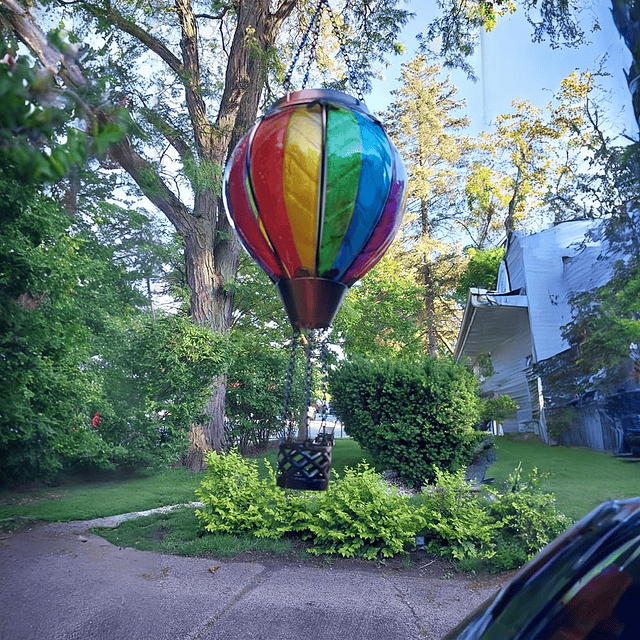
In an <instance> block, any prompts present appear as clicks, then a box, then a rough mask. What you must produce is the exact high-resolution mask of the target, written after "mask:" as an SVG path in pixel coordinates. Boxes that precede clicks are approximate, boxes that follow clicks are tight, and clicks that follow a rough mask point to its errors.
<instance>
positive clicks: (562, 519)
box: [486, 466, 571, 571]
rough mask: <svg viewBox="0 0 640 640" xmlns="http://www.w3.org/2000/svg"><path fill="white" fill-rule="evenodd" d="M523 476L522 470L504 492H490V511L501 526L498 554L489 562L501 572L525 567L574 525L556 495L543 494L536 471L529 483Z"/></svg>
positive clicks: (508, 483) (497, 536) (512, 477)
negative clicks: (556, 499)
mask: <svg viewBox="0 0 640 640" xmlns="http://www.w3.org/2000/svg"><path fill="white" fill-rule="evenodd" d="M521 475H522V470H521V467H520V466H518V468H517V469H516V470H515V471H514V473H513V474H511V475H510V476H509V478H508V480H507V483H506V487H505V488H504V489H503V491H501V492H498V491H491V490H490V491H489V495H490V499H489V500H488V501H487V503H486V511H487V514H488V516H489V517H490V518H491V519H492V520H493V521H495V522H497V523H499V524H500V528H499V529H498V530H497V531H496V536H495V539H494V544H495V554H494V555H493V556H492V557H491V558H490V559H489V564H490V566H491V567H492V568H493V569H495V570H497V571H502V570H507V569H513V568H515V567H519V566H521V565H522V564H524V562H526V561H527V560H530V559H531V558H532V557H533V556H534V555H536V553H538V551H540V549H542V548H543V547H545V546H546V545H548V544H549V543H550V542H551V541H552V540H553V539H554V538H556V537H557V536H558V535H560V534H561V533H562V532H563V531H564V530H565V529H567V527H569V525H570V524H571V520H570V519H569V518H567V516H565V515H564V514H562V513H560V512H559V511H558V508H557V507H556V504H555V499H554V496H553V494H551V493H544V492H543V491H542V490H541V488H540V481H541V480H542V479H543V478H544V477H545V476H544V475H540V474H538V470H537V469H533V471H532V472H531V474H530V476H529V478H528V481H527V482H523V481H522V477H521Z"/></svg>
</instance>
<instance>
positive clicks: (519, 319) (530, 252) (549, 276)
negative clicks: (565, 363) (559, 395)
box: [455, 220, 640, 452]
mask: <svg viewBox="0 0 640 640" xmlns="http://www.w3.org/2000/svg"><path fill="white" fill-rule="evenodd" d="M594 224H598V223H597V222H594V221H593V220H579V221H573V222H564V223H561V224H559V225H557V226H555V227H553V228H551V229H547V230H545V231H541V232H540V233H536V234H533V235H528V236H525V235H521V234H520V233H517V232H516V233H512V234H511V235H510V237H509V239H508V241H507V245H506V251H505V256H504V260H503V262H502V264H501V266H500V272H499V276H498V284H497V287H496V291H486V290H483V289H471V290H470V292H469V296H468V300H467V305H466V309H465V313H464V317H463V320H462V326H461V329H460V333H459V336H458V341H457V345H456V350H455V358H456V360H459V361H462V362H470V363H472V364H473V365H474V368H475V371H476V373H478V374H479V375H480V379H481V382H482V391H483V393H484V394H485V395H494V396H498V395H503V394H506V395H508V396H510V397H511V398H513V399H514V400H515V401H516V402H517V404H518V406H519V410H518V412H517V414H515V415H513V416H511V417H509V418H508V419H506V420H505V421H504V422H503V428H504V430H505V431H507V432H509V431H510V432H518V431H521V432H522V431H532V432H535V433H537V434H538V435H539V436H540V437H541V438H542V439H543V440H544V441H545V442H549V433H548V428H547V427H548V425H547V418H548V417H549V416H548V415H545V401H544V395H545V389H544V388H543V382H542V380H541V379H540V377H538V376H536V375H534V374H532V371H531V365H534V364H536V363H540V362H542V361H545V360H547V359H548V358H551V357H553V356H556V355H557V354H561V353H563V352H567V350H569V349H570V345H569V344H568V343H567V342H566V341H565V340H564V339H563V337H562V331H561V327H563V326H564V325H566V324H568V323H569V322H570V321H571V320H572V313H571V305H570V304H569V300H570V299H571V297H572V296H573V295H574V294H575V293H578V292H581V291H588V290H591V289H593V288H594V287H598V286H601V285H603V284H605V283H606V282H608V280H609V279H610V278H611V275H612V262H613V261H612V260H611V259H609V260H607V259H603V258H602V247H601V245H600V243H599V242H593V241H586V240H585V238H586V234H587V232H588V230H589V229H590V228H591V227H592V226H593V225H594ZM489 363H490V364H489ZM483 376H484V377H483ZM639 388H640V386H639ZM576 397H578V396H576ZM582 404H584V406H582ZM582 404H581V407H580V408H581V410H583V409H584V411H582V414H581V415H580V420H582V422H583V423H584V424H583V425H582V426H583V427H584V428H582V431H581V433H582V435H581V436H579V438H578V439H579V440H580V439H581V441H579V442H571V444H582V445H584V446H590V447H592V448H595V449H602V450H606V449H611V450H615V451H616V452H618V451H619V449H620V446H621V443H620V442H616V441H615V440H616V437H617V436H616V434H615V433H614V431H615V429H613V430H612V427H611V425H608V424H604V422H603V421H602V419H601V416H600V414H599V408H598V407H595V408H594V407H592V408H591V409H589V408H588V407H586V404H588V403H586V404H585V403H582ZM576 415H577V414H576ZM618 440H621V438H618Z"/></svg>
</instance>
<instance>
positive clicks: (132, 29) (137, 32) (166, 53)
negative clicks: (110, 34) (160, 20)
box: [2, 0, 182, 75]
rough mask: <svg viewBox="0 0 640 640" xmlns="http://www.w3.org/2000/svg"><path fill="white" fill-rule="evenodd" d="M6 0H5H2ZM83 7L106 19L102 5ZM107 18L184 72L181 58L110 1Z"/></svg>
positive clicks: (173, 66) (174, 70)
mask: <svg viewBox="0 0 640 640" xmlns="http://www.w3.org/2000/svg"><path fill="white" fill-rule="evenodd" d="M2 1H3V2H4V0H2ZM81 6H82V8H83V9H84V10H85V11H86V12H87V13H88V14H89V15H91V16H93V17H95V18H100V19H104V18H105V15H104V12H105V9H104V7H102V6H100V7H97V6H95V5H93V4H91V3H88V2H82V3H81ZM106 17H107V19H108V20H109V21H110V22H112V23H113V24H114V25H115V26H116V27H118V29H120V30H121V31H123V32H124V33H127V34H129V35H130V36H133V37H134V38H135V39H136V40H138V41H139V42H141V43H142V44H143V45H144V46H145V47H147V48H148V49H149V50H150V51H153V53H155V54H156V55H157V56H158V57H159V58H160V59H161V60H162V61H163V62H165V63H166V64H167V65H168V66H169V67H170V68H171V70H172V71H173V72H174V73H175V74H177V75H180V74H182V63H181V62H180V58H178V57H177V56H175V55H174V54H173V53H172V52H171V51H170V50H169V49H168V48H167V47H166V46H165V45H164V44H163V43H162V42H160V41H159V40H158V39H157V38H154V37H153V36H152V35H151V34H150V33H148V32H147V31H145V30H144V29H143V28H142V27H140V26H138V25H137V24H136V23H135V22H132V21H131V20H130V19H129V18H127V17H126V16H124V15H123V14H122V13H120V12H119V11H118V10H117V9H115V8H114V7H113V5H112V4H111V3H109V8H108V12H107V16H106Z"/></svg>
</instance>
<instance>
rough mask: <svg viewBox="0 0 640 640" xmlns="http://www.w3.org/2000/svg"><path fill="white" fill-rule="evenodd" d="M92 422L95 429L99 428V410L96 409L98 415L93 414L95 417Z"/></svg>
mask: <svg viewBox="0 0 640 640" xmlns="http://www.w3.org/2000/svg"><path fill="white" fill-rule="evenodd" d="M91 424H92V425H93V428H94V429H97V428H98V425H99V424H100V413H99V412H98V411H96V415H95V416H93V419H92V420H91Z"/></svg>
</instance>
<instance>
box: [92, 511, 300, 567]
mask: <svg viewBox="0 0 640 640" xmlns="http://www.w3.org/2000/svg"><path fill="white" fill-rule="evenodd" d="M91 531H92V533H95V534H97V535H99V536H101V537H102V538H105V540H108V541H109V542H111V544H114V545H117V546H120V547H130V548H134V549H138V550H140V551H157V552H160V553H169V554H172V555H181V556H196V557H197V556H208V555H213V556H216V557H220V558H228V557H232V556H237V555H238V554H241V553H247V552H259V553H275V554H283V555H289V554H292V553H295V549H294V546H293V545H292V543H291V541H290V540H287V539H279V540H268V539H264V538H256V537H255V536H253V535H251V534H244V535H235V534H234V535H231V534H212V533H207V532H205V531H204V530H203V528H202V526H201V523H200V521H199V520H198V518H196V515H195V512H194V510H193V509H192V508H184V509H175V510H173V511H170V512H168V513H160V514H154V515H150V516H144V517H141V518H134V519H132V520H127V521H126V522H123V523H122V524H120V525H119V526H118V527H117V528H115V529H101V528H100V529H98V528H96V529H92V530H91Z"/></svg>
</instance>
